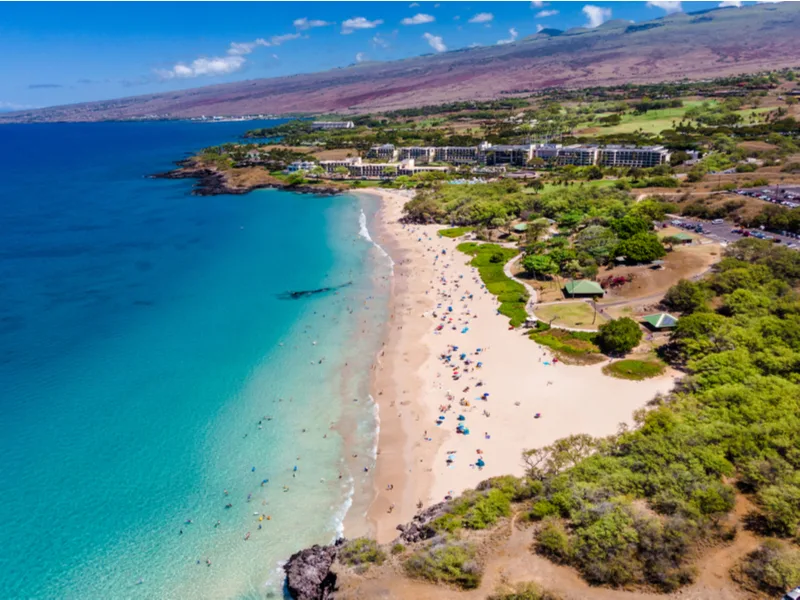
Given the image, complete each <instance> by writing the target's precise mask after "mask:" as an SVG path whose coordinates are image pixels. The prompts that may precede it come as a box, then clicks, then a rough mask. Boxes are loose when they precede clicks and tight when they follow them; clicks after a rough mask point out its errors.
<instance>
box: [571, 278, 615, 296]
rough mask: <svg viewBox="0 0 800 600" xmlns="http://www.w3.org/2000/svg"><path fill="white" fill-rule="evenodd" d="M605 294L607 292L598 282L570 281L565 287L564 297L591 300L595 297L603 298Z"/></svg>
mask: <svg viewBox="0 0 800 600" xmlns="http://www.w3.org/2000/svg"><path fill="white" fill-rule="evenodd" d="M603 294H605V291H604V290H603V288H602V287H600V284H599V283H597V282H596V281H589V280H588V279H578V280H577V281H568V282H567V283H566V284H565V285H564V295H565V296H568V297H570V298H576V297H583V298H590V297H594V296H602V295H603Z"/></svg>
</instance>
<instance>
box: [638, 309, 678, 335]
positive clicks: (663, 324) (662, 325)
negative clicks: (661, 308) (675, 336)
mask: <svg viewBox="0 0 800 600" xmlns="http://www.w3.org/2000/svg"><path fill="white" fill-rule="evenodd" d="M642 321H643V322H644V324H645V325H647V327H648V328H650V329H652V330H654V331H661V330H662V329H673V328H674V327H675V325H677V324H678V318H677V317H673V316H672V315H671V314H669V313H656V314H654V315H647V316H645V317H642Z"/></svg>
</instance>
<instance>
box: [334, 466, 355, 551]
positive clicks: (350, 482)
mask: <svg viewBox="0 0 800 600" xmlns="http://www.w3.org/2000/svg"><path fill="white" fill-rule="evenodd" d="M347 486H348V489H347V497H346V498H345V499H344V502H342V503H341V504H340V505H339V509H338V510H337V511H336V513H335V514H334V515H333V523H334V528H335V529H336V535H335V536H334V537H333V540H331V543H333V542H335V541H336V540H337V539H339V538H341V537H344V519H345V517H346V516H347V513H348V512H349V511H350V507H351V506H353V496H355V493H356V482H355V480H354V479H353V477H352V476H349V477H348V478H347Z"/></svg>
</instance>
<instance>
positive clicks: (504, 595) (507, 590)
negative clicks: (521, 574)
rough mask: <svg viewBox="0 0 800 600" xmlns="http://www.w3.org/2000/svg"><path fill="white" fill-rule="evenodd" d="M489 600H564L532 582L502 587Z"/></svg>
mask: <svg viewBox="0 0 800 600" xmlns="http://www.w3.org/2000/svg"><path fill="white" fill-rule="evenodd" d="M487 600H562V597H561V596H558V595H557V594H554V593H553V592H549V591H547V590H543V589H542V588H541V587H539V586H538V585H537V584H535V583H533V582H532V581H531V582H525V583H518V584H516V585H513V586H501V587H500V588H499V589H498V590H497V591H496V592H495V593H494V594H492V595H491V596H489V597H488V598H487Z"/></svg>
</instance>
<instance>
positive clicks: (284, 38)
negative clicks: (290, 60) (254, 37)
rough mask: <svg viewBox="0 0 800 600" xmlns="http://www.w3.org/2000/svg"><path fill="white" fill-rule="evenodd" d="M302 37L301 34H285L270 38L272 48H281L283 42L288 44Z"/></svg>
mask: <svg viewBox="0 0 800 600" xmlns="http://www.w3.org/2000/svg"><path fill="white" fill-rule="evenodd" d="M299 37H301V36H300V34H299V33H284V34H283V35H273V36H272V37H271V38H269V42H270V43H269V44H268V45H270V46H280V45H281V44H282V43H283V42H288V41H290V40H296V39H297V38H299Z"/></svg>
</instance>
